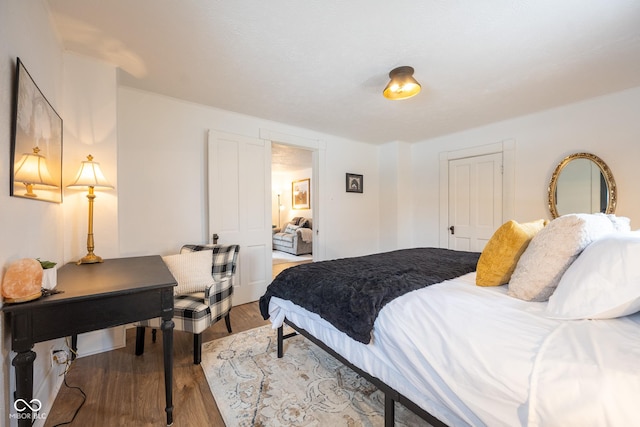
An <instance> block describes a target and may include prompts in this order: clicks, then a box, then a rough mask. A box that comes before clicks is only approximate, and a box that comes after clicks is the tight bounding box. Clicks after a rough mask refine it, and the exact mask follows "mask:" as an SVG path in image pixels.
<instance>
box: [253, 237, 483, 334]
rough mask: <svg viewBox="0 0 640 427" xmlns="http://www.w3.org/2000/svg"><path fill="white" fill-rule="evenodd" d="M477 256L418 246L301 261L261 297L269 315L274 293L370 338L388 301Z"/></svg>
mask: <svg viewBox="0 0 640 427" xmlns="http://www.w3.org/2000/svg"><path fill="white" fill-rule="evenodd" d="M479 257H480V254H479V253H476V252H460V251H453V250H449V249H440V248H416V249H402V250H397V251H393V252H386V253H381V254H374V255H367V256H362V257H355V258H343V259H337V260H331V261H321V262H314V263H309V264H302V265H298V266H295V267H291V268H288V269H286V270H284V271H282V273H280V274H279V275H278V276H277V277H276V278H275V279H274V280H273V282H272V283H271V284H270V285H269V287H268V288H267V291H266V293H265V294H264V295H263V296H262V297H261V298H260V312H261V313H262V317H264V319H268V318H269V300H270V299H271V297H272V296H276V297H279V298H282V299H285V300H290V301H291V302H293V303H295V304H297V305H299V306H301V307H303V308H305V309H307V310H309V311H311V312H314V313H317V314H318V315H320V317H322V318H323V319H325V320H326V321H328V322H329V323H331V324H332V325H333V326H335V327H336V328H337V329H339V330H340V331H342V332H344V333H346V334H347V335H349V336H350V337H351V338H353V339H354V340H356V341H360V342H362V343H365V344H368V343H369V341H370V340H371V331H372V330H373V323H374V321H375V320H376V317H377V316H378V313H379V312H380V310H382V307H384V306H385V304H387V303H388V302H389V301H392V300H393V299H394V298H397V297H399V296H401V295H404V294H406V293H407V292H411V291H414V290H416V289H420V288H424V287H426V286H429V285H433V284H435V283H440V282H442V281H444V280H448V279H453V278H455V277H458V276H462V275H463V274H467V273H470V272H472V271H475V269H476V264H477V263H478V258H479Z"/></svg>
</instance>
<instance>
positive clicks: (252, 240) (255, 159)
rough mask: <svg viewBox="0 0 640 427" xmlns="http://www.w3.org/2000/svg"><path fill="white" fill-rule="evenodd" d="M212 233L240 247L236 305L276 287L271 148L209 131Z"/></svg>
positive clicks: (210, 217)
mask: <svg viewBox="0 0 640 427" xmlns="http://www.w3.org/2000/svg"><path fill="white" fill-rule="evenodd" d="M208 160H209V162H208V164H209V233H210V234H213V233H216V234H218V236H219V238H220V240H219V241H218V243H223V244H233V243H237V244H239V245H240V254H239V257H238V258H239V260H238V266H237V273H236V274H237V276H236V277H237V279H236V281H235V284H234V290H233V292H234V295H233V304H234V305H239V304H244V303H247V302H251V301H256V300H258V299H259V298H260V297H261V296H262V295H263V294H264V292H265V290H266V288H267V285H268V284H269V283H270V282H271V213H270V210H269V209H268V207H269V206H270V200H271V143H270V142H269V141H264V140H261V139H257V138H250V137H246V136H242V135H235V134H228V133H223V132H217V131H209V159H208Z"/></svg>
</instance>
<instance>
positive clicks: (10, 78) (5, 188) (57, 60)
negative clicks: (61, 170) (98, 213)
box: [0, 0, 64, 425]
mask: <svg viewBox="0 0 640 427" xmlns="http://www.w3.org/2000/svg"><path fill="white" fill-rule="evenodd" d="M0 40H2V42H1V43H0V122H1V125H0V236H2V245H1V246H0V268H2V275H3V276H4V272H5V271H6V267H7V266H8V265H9V264H10V263H11V262H13V261H15V260H17V259H20V258H37V257H40V258H42V259H48V260H51V261H54V262H57V263H61V262H63V261H64V256H63V253H64V245H63V230H64V229H63V207H62V205H61V204H57V203H48V202H41V201H34V200H28V199H23V198H17V197H10V196H9V165H10V162H11V154H10V153H11V150H10V147H11V120H12V108H13V107H12V106H13V93H14V79H15V66H16V57H20V59H21V60H22V61H23V63H24V65H25V66H26V68H27V70H28V71H29V73H30V74H31V76H32V77H33V79H34V81H35V82H36V84H37V85H38V87H39V88H40V90H41V91H42V93H43V94H44V95H45V97H46V98H47V100H48V101H49V102H50V103H51V105H52V106H53V108H54V109H56V111H57V112H58V113H59V114H61V113H62V111H61V108H62V69H63V57H62V51H61V49H60V48H59V46H58V44H57V42H56V37H55V35H54V33H53V31H52V29H51V27H50V25H49V17H48V11H47V9H46V7H45V6H44V5H43V4H42V2H40V1H26V2H25V1H21V0H5V1H2V2H0ZM63 167H64V165H63ZM4 319H5V317H4V316H2V318H1V319H0V333H1V334H2V362H3V363H2V370H1V371H0V383H1V384H2V388H1V389H0V397H1V400H0V414H2V420H0V423H2V424H3V425H4V424H5V423H10V424H11V425H15V419H11V420H10V419H9V414H11V413H13V414H15V413H16V411H15V410H14V409H13V406H12V402H13V399H12V398H11V395H12V393H11V392H12V391H13V390H15V385H14V384H15V380H14V375H13V368H12V366H11V358H12V357H13V354H10V351H9V350H10V348H11V346H10V340H9V334H8V331H7V330H6V328H5V322H4ZM52 345H55V343H54V342H49V343H40V344H37V345H36V346H35V348H34V351H36V353H37V354H38V358H36V360H35V362H34V397H35V398H39V399H41V401H42V403H43V404H44V405H45V407H46V406H47V405H51V404H52V403H53V400H52V396H53V395H54V392H55V390H56V389H57V387H58V386H59V382H60V379H59V378H58V377H57V376H54V375H51V368H50V364H49V361H48V358H47V357H46V356H44V355H45V354H46V353H47V352H48V351H49V348H50V347H51V346H52Z"/></svg>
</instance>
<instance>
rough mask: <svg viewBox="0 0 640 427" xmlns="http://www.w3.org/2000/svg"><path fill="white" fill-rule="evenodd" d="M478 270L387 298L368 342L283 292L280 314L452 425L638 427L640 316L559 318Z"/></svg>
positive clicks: (274, 305)
mask: <svg viewBox="0 0 640 427" xmlns="http://www.w3.org/2000/svg"><path fill="white" fill-rule="evenodd" d="M545 306H546V303H531V302H524V301H520V300H517V299H515V298H512V297H509V296H507V295H506V289H505V287H496V288H481V287H477V286H475V273H470V274H468V275H465V276H462V277H459V278H457V279H454V280H450V281H447V282H443V283H440V284H437V285H433V286H430V287H428V288H425V289H421V290H418V291H414V292H410V293H409V294H406V295H404V296H403V297H400V298H397V299H396V300H394V301H392V302H391V303H389V304H387V305H386V306H385V307H384V308H383V309H382V311H381V312H380V315H379V316H378V319H377V320H376V323H375V325H374V331H373V340H372V342H371V343H370V344H368V345H365V344H362V343H359V342H356V341H354V340H352V339H350V338H349V337H347V336H346V335H345V334H344V333H342V332H340V331H338V330H336V329H335V328H334V327H333V326H331V325H330V324H329V323H328V322H326V321H324V320H323V319H321V318H320V317H319V316H317V315H316V314H314V313H310V312H308V311H306V310H304V309H303V308H301V307H299V306H297V305H295V304H293V303H291V302H290V301H285V300H282V299H279V298H275V297H274V298H272V299H271V302H270V305H269V312H270V314H271V321H272V324H273V327H274V328H277V327H279V326H280V325H281V324H282V321H283V319H284V317H285V316H286V317H287V318H288V319H290V320H291V321H292V322H293V323H294V324H296V325H298V326H300V327H302V328H304V329H306V330H307V331H309V332H310V333H312V334H313V335H314V336H316V337H317V338H319V339H320V340H322V341H323V342H324V343H326V344H327V345H329V346H330V347H332V348H333V349H335V350H336V351H337V352H338V353H340V354H341V355H342V356H344V357H345V358H347V359H348V360H349V361H351V362H352V363H353V364H355V365H356V366H358V367H360V368H362V369H363V370H365V371H366V372H368V373H370V374H372V375H374V376H376V377H378V378H380V379H381V380H382V381H384V382H385V383H387V384H388V385H390V386H391V387H393V388H395V389H396V390H397V391H399V392H400V393H402V394H403V395H405V396H406V397H408V398H409V399H411V400H412V401H414V402H415V403H416V404H418V405H419V406H421V407H422V408H424V409H425V410H427V411H428V412H430V413H431V414H433V415H434V416H436V417H438V418H439V419H441V420H442V421H444V422H445V423H447V424H448V425H451V426H464V425H474V426H482V425H487V426H491V427H493V426H518V425H522V426H563V427H564V426H580V427H583V426H605V425H606V426H621V427H622V426H623V427H627V426H631V425H640V373H639V372H640V371H639V368H640V314H636V315H634V316H628V317H626V318H622V319H615V320H596V321H588V320H584V321H561V320H554V319H547V318H546V317H545V316H544V309H545Z"/></svg>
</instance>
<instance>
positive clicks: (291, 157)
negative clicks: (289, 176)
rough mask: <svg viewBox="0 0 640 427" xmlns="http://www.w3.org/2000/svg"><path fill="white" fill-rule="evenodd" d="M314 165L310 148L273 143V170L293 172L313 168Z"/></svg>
mask: <svg viewBox="0 0 640 427" xmlns="http://www.w3.org/2000/svg"><path fill="white" fill-rule="evenodd" d="M312 165H313V160H312V154H311V151H310V150H305V149H303V148H296V147H292V146H290V145H282V144H271V171H272V172H293V171H299V170H304V169H311V167H312Z"/></svg>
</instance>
